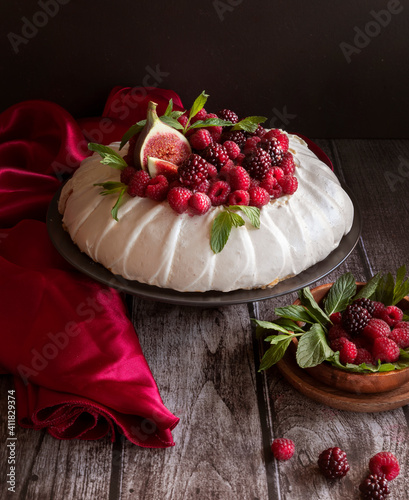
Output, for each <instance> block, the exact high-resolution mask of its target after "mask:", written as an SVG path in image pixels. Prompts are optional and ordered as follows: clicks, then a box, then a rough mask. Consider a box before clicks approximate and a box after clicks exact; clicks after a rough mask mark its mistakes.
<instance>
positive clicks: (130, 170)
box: [121, 167, 136, 184]
mask: <svg viewBox="0 0 409 500" xmlns="http://www.w3.org/2000/svg"><path fill="white" fill-rule="evenodd" d="M135 173H136V168H134V167H125V168H124V169H123V170H122V172H121V182H123V183H124V184H129V182H130V180H131V179H132V177H133V176H134V175H135Z"/></svg>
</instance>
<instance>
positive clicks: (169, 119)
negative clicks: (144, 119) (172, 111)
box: [159, 115, 183, 130]
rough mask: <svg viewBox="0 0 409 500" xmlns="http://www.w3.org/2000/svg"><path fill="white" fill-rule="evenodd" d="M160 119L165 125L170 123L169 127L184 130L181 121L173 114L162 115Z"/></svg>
mask: <svg viewBox="0 0 409 500" xmlns="http://www.w3.org/2000/svg"><path fill="white" fill-rule="evenodd" d="M159 120H160V121H161V122H162V123H164V124H165V125H169V127H173V128H175V129H177V130H183V125H182V124H181V123H179V122H178V121H177V120H176V118H172V117H171V116H165V115H163V116H160V117H159Z"/></svg>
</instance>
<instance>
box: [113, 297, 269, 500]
mask: <svg viewBox="0 0 409 500" xmlns="http://www.w3.org/2000/svg"><path fill="white" fill-rule="evenodd" d="M134 316H135V320H134V322H135V326H136V330H137V332H138V335H139V338H140V341H141V344H142V348H143V351H144V354H145V356H146V358H147V360H148V362H149V363H150V366H151V369H152V372H153V375H154V377H155V379H156V381H157V383H158V386H159V389H160V391H161V394H162V397H163V399H164V402H165V404H166V405H167V406H168V407H169V409H170V410H171V411H173V412H174V413H176V414H177V415H179V416H180V418H181V422H180V423H179V425H178V426H177V427H176V429H175V430H174V432H173V434H174V439H175V441H176V446H175V447H174V448H173V449H168V450H160V451H157V450H156V451H155V450H144V449H137V448H135V447H134V446H132V445H129V444H128V443H124V444H125V446H124V477H123V489H122V492H123V493H122V498H123V499H128V498H129V499H130V498H138V499H145V498H146V499H148V498H149V499H153V500H155V499H158V500H159V499H167V500H171V499H172V500H181V499H189V500H190V499H195V498H200V499H207V498H214V499H223V500H228V499H237V498H243V499H247V498H252V499H253V498H259V499H260V500H261V499H263V500H264V499H267V497H268V496H267V477H266V471H265V468H264V460H263V444H262V436H261V431H260V416H259V411H258V407H257V397H256V383H255V370H254V355H253V347H252V336H251V328H250V319H249V314H248V310H247V307H246V306H229V307H224V308H220V309H198V308H195V309H194V308H186V307H184V308H181V307H172V306H167V305H163V304H162V305H161V304H154V303H148V302H143V301H136V302H135V309H134Z"/></svg>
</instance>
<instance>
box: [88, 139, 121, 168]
mask: <svg viewBox="0 0 409 500" xmlns="http://www.w3.org/2000/svg"><path fill="white" fill-rule="evenodd" d="M88 149H89V150H90V151H95V152H97V153H98V154H99V155H100V156H101V158H102V160H101V163H102V164H103V165H109V166H110V167H113V168H116V169H118V170H123V169H124V168H125V167H127V166H128V165H127V163H126V161H125V160H124V159H123V158H122V156H121V155H120V154H119V153H117V152H116V151H115V150H113V149H112V148H110V147H109V146H104V145H103V144H96V143H95V142H90V143H89V144H88Z"/></svg>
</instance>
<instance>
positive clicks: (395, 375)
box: [292, 283, 409, 394]
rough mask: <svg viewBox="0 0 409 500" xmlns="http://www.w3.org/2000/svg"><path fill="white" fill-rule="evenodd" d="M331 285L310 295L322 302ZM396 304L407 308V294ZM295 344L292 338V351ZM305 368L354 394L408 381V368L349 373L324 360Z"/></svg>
mask: <svg viewBox="0 0 409 500" xmlns="http://www.w3.org/2000/svg"><path fill="white" fill-rule="evenodd" d="M364 285H365V283H357V286H358V290H359V289H360V288H362V287H363V286H364ZM331 286H332V283H328V284H326V285H321V286H317V287H316V288H313V289H312V290H311V293H312V295H313V296H314V298H315V300H316V301H317V302H318V303H320V302H322V299H323V298H324V297H325V296H326V294H327V293H328V291H329V289H330V288H331ZM294 304H295V305H300V304H301V303H300V301H299V300H296V301H295V302H294ZM397 305H398V307H400V308H401V309H403V310H405V309H409V296H408V297H405V298H404V299H403V300H401V301H400V302H399V303H398V304H397ZM297 344H298V341H297V339H294V340H293V346H292V349H293V350H294V353H295V350H296V348H297ZM305 370H306V371H307V372H308V373H309V374H310V375H311V376H312V377H313V378H314V379H316V380H318V381H320V382H322V383H324V384H326V385H328V386H330V387H333V388H334V389H339V390H341V391H346V392H351V393H354V394H374V393H378V392H386V391H391V390H393V389H397V388H398V387H400V386H401V385H403V384H405V383H406V382H408V381H409V368H403V369H402V370H394V371H391V372H381V373H351V372H347V371H344V370H341V369H339V368H336V367H334V366H332V365H331V364H329V363H326V362H324V363H321V364H320V365H318V366H314V367H313V368H305Z"/></svg>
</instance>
